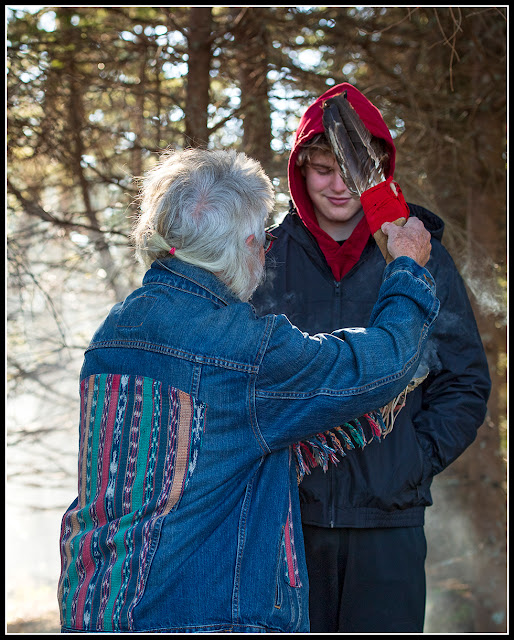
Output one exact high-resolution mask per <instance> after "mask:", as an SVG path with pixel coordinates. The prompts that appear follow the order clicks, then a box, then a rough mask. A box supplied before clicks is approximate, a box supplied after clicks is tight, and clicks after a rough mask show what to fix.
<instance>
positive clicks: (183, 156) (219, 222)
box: [131, 149, 275, 300]
mask: <svg viewBox="0 0 514 640" xmlns="http://www.w3.org/2000/svg"><path fill="white" fill-rule="evenodd" d="M274 202H275V200H274V190H273V186H272V184H271V181H270V179H269V178H268V176H267V175H266V174H265V173H264V170H263V169H262V167H261V165H260V164H259V163H258V162H257V161H256V160H253V159H251V158H249V157H248V156H246V155H245V154H244V153H237V152H236V151H234V150H228V151H221V150H220V151H216V150H206V149H185V150H184V151H173V150H168V151H166V152H165V153H164V154H163V155H162V156H161V158H160V159H159V161H158V163H157V165H156V166H155V167H153V168H152V169H151V170H150V171H148V172H147V173H146V174H145V176H144V177H143V178H142V184H141V189H140V211H141V213H140V215H139V217H138V219H137V221H136V223H135V225H134V227H133V231H132V234H131V238H132V241H133V243H134V246H135V251H136V256H137V258H138V259H139V260H140V261H141V262H142V263H143V264H145V265H146V266H149V265H150V264H151V263H152V262H153V261H154V260H157V259H159V258H161V259H162V258H165V257H167V255H168V254H169V252H170V250H171V249H172V248H173V249H174V250H175V252H174V255H175V256H176V257H177V258H179V259H180V260H183V261H184V262H188V263H189V264H193V265H196V266H199V267H202V268H204V269H206V270H207V271H211V272H212V273H215V274H216V275H217V276H218V277H219V278H220V279H221V280H222V281H223V282H225V284H227V286H229V287H230V289H231V290H232V291H233V292H234V293H235V295H236V296H238V297H239V298H240V299H243V300H244V299H248V298H249V297H250V295H251V292H252V291H253V288H255V286H256V283H254V280H255V277H256V274H258V277H259V279H260V276H261V274H262V265H261V263H260V247H262V245H263V244H264V240H265V236H264V225H265V222H266V219H267V217H268V216H269V214H270V213H271V211H272V210H273V206H274ZM252 234H254V235H255V242H254V243H253V244H252V245H251V246H249V245H248V244H247V243H246V239H247V238H248V237H249V236H250V235H252Z"/></svg>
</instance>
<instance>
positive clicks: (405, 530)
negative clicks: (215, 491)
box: [252, 83, 490, 633]
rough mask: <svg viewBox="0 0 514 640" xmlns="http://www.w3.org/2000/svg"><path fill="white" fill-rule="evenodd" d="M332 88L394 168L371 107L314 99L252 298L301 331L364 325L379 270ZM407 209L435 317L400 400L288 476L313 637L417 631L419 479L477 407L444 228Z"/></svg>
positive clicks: (467, 323)
mask: <svg viewBox="0 0 514 640" xmlns="http://www.w3.org/2000/svg"><path fill="white" fill-rule="evenodd" d="M344 91H347V98H348V100H349V102H350V103H351V104H352V106H353V107H354V108H355V110H356V111H357V113H358V114H359V116H360V117H361V119H362V120H363V122H364V124H365V125H366V127H367V128H368V130H369V131H370V132H371V133H372V135H373V136H374V144H375V145H376V149H377V150H378V151H379V152H380V153H382V154H383V159H382V165H383V167H384V170H385V177H386V178H390V177H391V176H393V172H394V168H395V156H396V152H395V147H394V143H393V140H392V137H391V135H390V133H389V130H388V128H387V126H386V124H385V122H384V120H383V118H382V116H381V114H380V112H379V110H378V109H377V108H376V107H375V106H374V105H372V104H371V103H370V102H369V101H368V100H367V99H366V98H365V96H364V95H363V94H361V93H360V92H359V91H358V90H357V89H356V88H355V87H353V86H351V85H349V84H347V83H343V84H341V85H338V86H336V87H333V88H332V89H330V90H329V91H327V92H326V93H325V94H324V95H322V96H321V97H320V98H319V99H317V100H316V101H315V102H314V103H313V104H312V105H311V106H310V107H309V108H308V109H307V110H306V112H305V114H304V115H303V117H302V119H301V122H300V125H299V127H298V130H297V132H296V137H295V143H294V147H293V150H292V152H291V155H290V159H289V168H288V175H289V186H290V194H291V199H292V204H291V210H290V212H289V214H288V215H287V216H286V217H285V219H284V220H283V222H282V223H281V224H280V225H279V226H277V227H276V228H274V229H272V230H271V231H272V233H273V235H274V236H276V240H275V242H274V244H273V247H272V249H271V251H270V253H269V254H268V256H267V260H268V257H269V260H268V268H267V279H266V281H265V282H264V283H263V284H262V285H261V286H260V287H259V289H258V290H257V292H256V293H255V294H254V296H253V298H252V304H253V305H254V306H255V308H256V310H257V312H258V313H262V314H264V313H270V312H272V313H284V314H285V315H286V316H287V317H288V318H289V320H290V321H291V322H292V324H294V325H296V326H297V327H298V328H299V329H300V330H302V331H306V332H308V333H310V334H315V333H317V332H330V331H333V330H334V329H336V328H338V327H340V326H346V327H352V326H357V325H359V326H366V324H367V322H368V319H369V317H370V313H371V310H372V307H373V304H374V301H375V299H376V296H377V292H378V290H379V288H380V285H381V282H382V279H383V276H384V268H385V261H384V257H383V256H382V253H381V252H380V250H379V248H378V246H377V244H376V243H375V241H374V240H373V237H372V236H371V235H370V230H369V226H368V223H367V221H366V218H365V216H364V214H363V210H362V207H361V202H360V201H359V199H355V198H352V197H351V194H350V192H349V191H348V189H347V188H346V185H345V184H344V182H343V180H342V178H341V175H340V170H339V168H338V165H337V162H336V158H335V156H334V154H333V152H332V149H331V147H330V144H329V142H328V139H327V138H326V137H325V135H324V129H323V123H322V115H323V103H324V101H325V100H326V99H327V98H330V97H333V96H335V95H339V94H342V93H343V92H344ZM408 207H409V210H410V216H411V217H412V216H416V217H418V218H419V219H421V220H422V221H423V223H424V225H425V227H426V228H427V229H428V230H429V231H430V232H431V234H432V254H431V259H430V261H429V263H428V268H429V270H430V271H431V273H432V274H433V275H434V277H435V280H436V283H437V293H438V297H439V298H440V300H441V311H440V314H439V317H438V320H437V322H436V323H435V328H434V332H433V334H432V337H431V339H430V341H429V348H428V349H427V352H426V355H425V357H424V358H423V361H422V363H421V365H420V367H419V368H418V370H417V372H416V373H415V376H414V378H415V382H414V384H413V385H412V386H414V385H417V386H416V388H414V389H413V390H410V388H409V392H408V393H407V395H406V399H405V405H404V406H403V407H402V404H403V401H404V398H405V394H402V396H401V397H400V398H399V399H398V402H397V403H396V408H395V410H394V409H393V408H392V406H389V407H388V409H387V410H386V409H384V410H383V414H384V418H385V420H386V423H387V429H386V430H388V429H389V428H390V427H391V425H392V424H393V422H394V427H393V428H392V431H391V432H390V433H389V434H388V435H387V436H386V437H385V438H383V441H382V443H381V444H380V445H377V443H376V442H375V443H370V444H369V445H368V446H367V447H366V448H364V449H362V450H357V451H355V452H352V455H349V456H347V457H345V458H344V460H342V461H340V462H339V464H337V466H336V465H332V464H331V465H329V467H328V469H327V471H326V473H324V471H323V469H321V468H320V467H319V466H317V467H316V468H314V469H312V472H311V474H310V475H309V474H307V475H305V476H304V478H303V480H302V483H301V484H300V501H301V509H302V521H303V531H304V538H305V550H306V557H307V566H308V572H309V584H310V617H311V631H313V632H341V633H344V632H348V633H349V632H375V633H381V632H382V633H386V632H390V633H394V632H418V633H419V632H422V630H423V623H424V614H425V595H426V589H425V569H424V562H425V555H426V542H425V536H424V530H423V525H424V512H425V508H426V507H427V506H429V505H431V504H432V498H431V494H430V485H431V482H432V478H433V477H434V476H435V475H436V474H437V473H439V472H440V471H442V470H443V469H445V468H446V467H447V466H448V465H449V464H451V462H452V461H453V460H455V458H457V457H458V456H459V455H460V454H461V453H462V452H463V451H464V449H466V447H468V446H469V445H470V444H471V443H472V442H473V440H474V439H475V437H476V431H477V429H478V427H479V426H480V425H481V424H482V422H483V420H484V417H485V413H486V403H487V399H488V395H489V391H490V379H489V373H488V368H487V363H486V358H485V354H484V351H483V347H482V343H481V340H480V336H479V334H478V331H477V327H476V323H475V320H474V317H473V313H472V310H471V307H470V304H469V301H468V297H467V294H466V291H465V287H464V284H463V282H462V279H461V278H460V276H459V274H458V272H457V270H456V268H455V266H454V263H453V261H452V259H451V257H450V256H449V254H448V253H447V251H446V250H445V249H444V248H443V246H442V245H441V236H442V233H443V223H442V221H441V220H440V219H439V218H438V217H437V216H436V215H434V214H433V213H431V212H430V211H428V210H426V209H425V208H423V207H421V206H419V205H414V204H409V205H408ZM397 322H398V324H401V323H402V322H403V319H402V318H401V316H398V318H397ZM376 408H377V409H378V407H376ZM360 422H361V423H362V424H365V423H366V419H365V418H363V419H361V420H360ZM449 526H451V525H450V524H449Z"/></svg>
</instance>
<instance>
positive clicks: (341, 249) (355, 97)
mask: <svg viewBox="0 0 514 640" xmlns="http://www.w3.org/2000/svg"><path fill="white" fill-rule="evenodd" d="M344 91H346V92H347V98H348V100H349V102H350V104H351V105H352V107H353V108H354V109H355V111H356V112H357V113H358V115H359V117H360V118H361V120H362V122H363V123H364V125H365V126H366V127H367V129H368V130H369V132H370V133H371V134H372V135H374V136H376V137H377V138H382V140H384V141H385V143H386V145H387V148H388V150H389V155H390V162H389V168H388V172H387V174H386V178H389V177H392V176H393V173H394V168H395V160H396V148H395V146H394V142H393V139H392V137H391V134H390V132H389V129H388V127H387V125H386V123H385V122H384V119H383V118H382V114H381V113H380V111H379V110H378V109H377V108H376V107H375V106H374V105H373V104H372V103H371V102H370V101H369V100H368V99H367V98H366V97H365V96H364V95H363V94H362V93H361V92H360V91H359V90H358V89H356V88H355V87H354V86H353V85H351V84H349V83H347V82H343V83H342V84H338V85H336V86H334V87H332V88H331V89H329V90H328V91H325V93H324V94H323V95H321V96H320V97H319V98H318V99H317V100H315V101H314V102H313V103H312V104H311V106H310V107H308V108H307V110H306V111H305V113H304V114H303V116H302V118H301V120H300V124H299V125H298V129H297V130H296V134H295V139H294V144H293V150H292V151H291V155H290V156H289V163H288V170H287V172H288V181H289V192H290V194H291V199H292V201H293V204H294V206H295V208H296V211H297V212H298V215H299V216H300V218H301V219H302V221H303V222H304V224H305V226H306V227H307V228H308V229H309V231H310V232H311V233H312V234H313V235H314V236H315V238H316V240H317V241H318V244H319V246H320V249H321V250H322V251H323V253H324V255H325V258H326V259H327V262H328V264H329V265H330V267H331V269H332V272H333V274H334V277H335V278H336V280H338V281H339V280H340V279H341V278H342V277H343V276H344V275H345V273H347V272H348V271H349V270H350V269H351V267H352V266H353V265H354V264H355V263H356V262H357V260H358V259H359V257H360V255H361V253H362V250H363V249H364V247H365V245H366V243H367V241H368V238H369V236H370V231H369V227H368V224H367V222H366V220H365V218H364V217H363V218H362V220H361V221H360V222H359V224H358V225H357V226H356V227H355V229H354V231H353V233H352V235H351V236H350V237H349V238H348V240H346V242H344V244H343V245H342V246H340V245H339V243H338V242H336V241H335V240H333V239H332V238H331V237H330V236H329V235H328V233H325V231H323V230H322V229H321V228H320V227H319V224H318V221H317V219H316V215H315V213H314V208H313V206H312V202H311V199H310V197H309V195H308V194H307V189H306V187H305V179H304V177H303V175H302V172H301V169H300V167H297V166H296V160H297V158H298V152H299V149H300V146H302V145H303V144H305V143H306V142H307V141H308V140H310V139H311V138H312V137H313V136H315V135H316V134H318V133H324V131H325V130H324V128H323V103H324V102H325V100H327V99H328V98H332V97H333V96H337V95H339V94H341V93H343V92H344Z"/></svg>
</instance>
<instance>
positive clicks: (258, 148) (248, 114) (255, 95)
mask: <svg viewBox="0 0 514 640" xmlns="http://www.w3.org/2000/svg"><path fill="white" fill-rule="evenodd" d="M266 11H267V9H266V8H261V7H246V8H244V9H242V11H241V12H240V14H239V16H238V18H237V19H236V20H237V22H236V25H235V27H234V28H233V32H234V38H235V44H236V50H237V51H238V60H239V69H240V71H239V83H240V87H241V104H242V106H243V113H244V116H243V128H244V133H243V151H244V152H245V153H246V154H247V155H249V156H251V157H252V158H255V159H256V160H258V161H259V162H260V163H261V164H262V166H263V168H264V170H265V171H266V173H268V174H271V175H272V174H273V170H272V150H271V114H270V104H269V96H268V91H269V86H268V77H267V74H268V31H267V28H266Z"/></svg>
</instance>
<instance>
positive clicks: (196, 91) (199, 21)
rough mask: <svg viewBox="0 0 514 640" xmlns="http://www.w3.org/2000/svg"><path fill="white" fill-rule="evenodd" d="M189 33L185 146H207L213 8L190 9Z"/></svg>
mask: <svg viewBox="0 0 514 640" xmlns="http://www.w3.org/2000/svg"><path fill="white" fill-rule="evenodd" d="M189 22H190V27H189V30H188V37H187V40H188V55H189V58H188V72H187V89H186V133H185V135H186V146H192V147H207V145H208V143H209V130H208V127H207V118H208V107H209V86H210V69H211V59H212V51H211V49H212V38H211V36H212V34H211V31H212V7H191V11H190V20H189Z"/></svg>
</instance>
